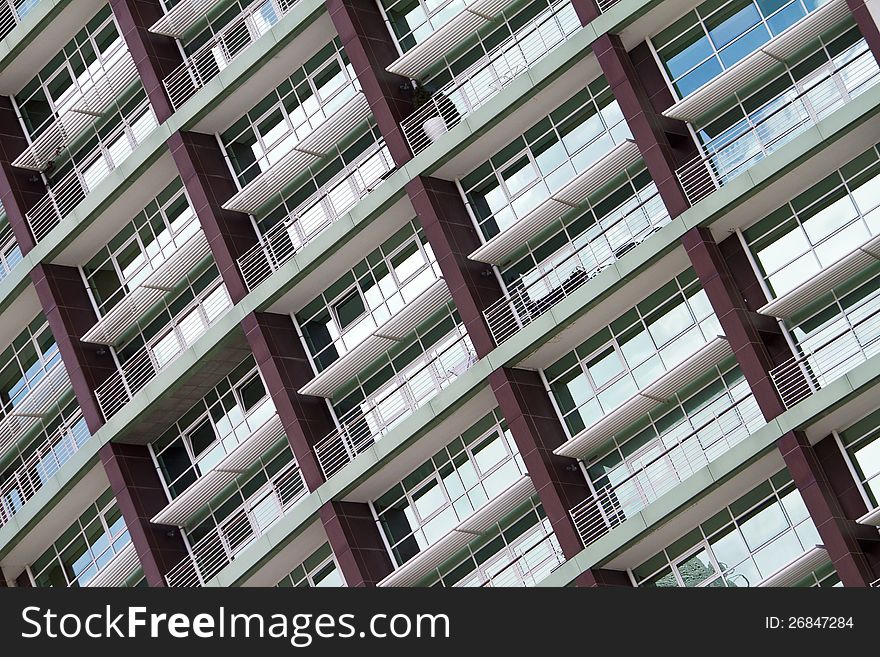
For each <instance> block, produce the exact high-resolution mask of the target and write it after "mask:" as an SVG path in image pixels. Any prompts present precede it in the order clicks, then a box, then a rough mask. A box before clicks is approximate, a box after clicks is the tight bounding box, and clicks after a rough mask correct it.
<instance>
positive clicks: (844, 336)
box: [770, 296, 880, 408]
mask: <svg viewBox="0 0 880 657" xmlns="http://www.w3.org/2000/svg"><path fill="white" fill-rule="evenodd" d="M847 316H848V320H849V322H850V325H849V326H847V327H846V328H844V329H843V330H841V331H838V332H836V333H835V334H834V335H833V336H832V337H830V338H827V339H825V340H823V341H822V342H821V343H820V344H818V345H816V346H813V347H809V348H808V349H807V350H805V351H803V352H802V353H801V355H800V356H796V357H792V358H791V359H790V360H788V361H786V362H784V363H782V364H781V365H778V366H777V367H775V368H773V369H772V370H771V371H770V377H771V378H772V379H773V384H774V385H775V386H776V390H777V392H778V393H779V396H780V398H781V399H782V402H783V403H784V404H785V407H786V408H791V407H792V406H794V405H795V404H797V403H798V402H800V401H801V400H803V399H806V398H807V397H809V396H810V395H811V394H813V392H815V391H816V390H819V389H821V388H824V387H825V386H827V385H828V384H829V383H831V382H832V381H835V380H837V379H839V378H840V377H841V376H843V375H844V374H846V373H847V372H849V371H850V370H851V369H853V368H854V367H856V366H857V365H859V364H861V363H863V362H865V361H866V360H868V359H869V358H871V356H874V355H875V354H877V353H878V352H880V296H875V297H873V298H871V299H869V300H867V301H866V302H864V303H862V305H860V306H858V307H856V308H854V309H852V310H850V311H849V312H848V313H847Z"/></svg>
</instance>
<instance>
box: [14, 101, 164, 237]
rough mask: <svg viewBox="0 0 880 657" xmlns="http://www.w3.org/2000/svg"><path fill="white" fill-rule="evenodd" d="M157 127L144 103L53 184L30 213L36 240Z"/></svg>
mask: <svg viewBox="0 0 880 657" xmlns="http://www.w3.org/2000/svg"><path fill="white" fill-rule="evenodd" d="M156 125H157V123H156V117H155V115H154V114H153V110H152V108H151V107H150V103H149V100H147V99H144V101H143V102H142V103H140V104H139V105H138V106H137V107H136V108H135V109H134V110H132V111H131V112H129V113H128V115H127V116H124V117H122V122H121V124H120V125H118V126H117V127H116V128H115V129H114V130H113V131H112V132H110V134H108V135H107V136H106V137H102V139H101V144H100V146H99V147H98V148H97V149H95V150H94V151H93V152H91V153H89V154H88V156H86V157H84V158H81V161H80V162H78V163H76V164H75V166H74V169H73V170H72V171H70V173H68V174H67V175H65V176H63V177H62V178H61V179H60V180H58V181H57V182H55V183H53V184H52V185H51V186H50V188H49V192H48V193H47V194H46V196H44V197H43V198H42V199H41V200H40V201H38V202H37V203H36V205H34V207H33V208H31V210H30V211H29V212H28V213H27V215H26V216H27V221H28V225H29V226H30V229H31V233H32V234H33V236H34V239H35V240H37V241H39V240H41V239H43V238H44V237H45V236H46V235H48V234H49V232H50V231H51V230H52V229H53V228H54V227H55V226H57V225H58V224H59V223H60V222H61V221H62V220H63V219H64V217H66V216H67V214H68V213H69V212H70V211H71V210H73V209H74V208H75V207H76V206H77V205H78V204H79V203H80V201H82V200H83V199H84V198H85V197H86V196H87V195H88V194H89V192H91V191H92V190H93V189H94V188H95V187H96V186H97V185H98V184H99V183H100V182H101V181H102V180H104V178H106V177H107V176H108V175H110V172H111V171H114V170H115V169H116V168H117V167H118V166H119V165H120V164H122V162H124V161H125V159H126V158H127V157H128V156H129V155H130V154H131V153H132V151H134V149H135V148H136V147H137V146H138V144H140V143H141V142H142V141H143V140H144V139H145V138H146V137H147V135H149V134H150V133H151V132H152V131H153V128H155V127H156Z"/></svg>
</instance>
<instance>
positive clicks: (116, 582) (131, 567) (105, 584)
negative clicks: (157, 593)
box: [86, 543, 141, 588]
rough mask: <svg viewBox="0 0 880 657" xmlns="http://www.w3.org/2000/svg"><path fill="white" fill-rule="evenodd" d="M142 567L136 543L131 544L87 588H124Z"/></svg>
mask: <svg viewBox="0 0 880 657" xmlns="http://www.w3.org/2000/svg"><path fill="white" fill-rule="evenodd" d="M140 566H141V562H140V559H138V555H137V551H136V550H135V548H134V543H129V544H128V545H126V546H125V547H124V548H122V550H121V551H120V552H119V553H118V554H117V555H116V556H114V557H113V559H112V560H111V561H110V563H108V564H107V565H106V566H104V568H102V569H101V572H99V573H98V574H97V575H95V576H94V577H93V578H92V579H91V580H90V581H89V583H88V584H87V585H86V586H87V587H88V588H116V587H119V586H122V585H123V584H125V581H126V580H127V579H128V578H129V577H131V576H132V575H134V573H135V571H136V570H137V569H138V568H140Z"/></svg>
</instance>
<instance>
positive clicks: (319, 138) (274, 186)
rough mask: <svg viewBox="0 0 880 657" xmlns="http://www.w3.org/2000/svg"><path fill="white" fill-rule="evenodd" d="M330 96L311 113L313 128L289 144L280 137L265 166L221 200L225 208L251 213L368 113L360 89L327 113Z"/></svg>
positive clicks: (349, 87) (343, 88)
mask: <svg viewBox="0 0 880 657" xmlns="http://www.w3.org/2000/svg"><path fill="white" fill-rule="evenodd" d="M351 89H352V87H351V86H348V85H346V86H344V87H342V88H341V90H340V91H339V92H337V98H338V97H339V96H341V95H342V93H343V92H346V91H350V90H351ZM335 99H336V98H334V99H331V100H329V101H327V103H325V105H324V106H322V107H321V108H320V110H319V111H318V113H317V114H316V115H314V116H313V117H312V120H314V121H316V122H317V126H316V127H313V130H312V132H311V133H310V134H309V135H307V136H306V137H304V138H303V139H301V140H300V141H299V142H298V143H297V144H296V145H295V146H293V148H290V145H289V139H290V136H291V135H288V137H287V138H284V139H282V140H281V141H279V142H278V143H276V145H275V146H274V147H273V148H271V149H269V150H268V151H267V152H266V154H265V155H264V156H263V158H261V159H263V160H265V162H264V164H265V166H266V168H265V169H263V171H262V172H261V173H260V174H259V175H257V177H256V178H254V179H253V180H252V181H251V182H249V183H248V184H247V185H245V186H244V188H242V189H241V191H239V192H238V193H237V194H235V195H233V197H232V198H230V199H229V200H228V201H226V203H224V204H223V207H224V209H226V210H236V211H238V212H248V213H250V214H254V213H255V212H256V211H257V210H258V209H259V208H260V207H261V206H262V205H263V204H264V203H266V202H267V201H268V200H269V199H271V198H272V197H273V196H275V195H276V194H278V193H279V192H281V191H282V190H283V189H284V188H285V187H286V186H287V185H288V184H289V183H290V182H291V181H293V180H294V179H295V178H296V177H297V176H299V175H300V174H302V173H303V172H305V170H306V169H307V168H308V167H309V165H310V164H312V163H314V162H316V161H318V160H319V159H320V158H321V157H322V156H323V155H324V154H325V153H326V151H327V149H329V148H330V147H331V146H332V145H333V144H336V143H337V142H339V141H340V140H341V139H342V138H343V137H345V135H347V134H348V133H349V132H351V131H352V130H353V129H354V128H355V127H356V126H357V125H358V124H360V123H362V122H363V121H366V120H367V117H369V116H370V106H369V104H368V103H367V99H366V96H364V94H363V93H362V92H360V91H357V92H355V94H354V96H353V97H352V98H350V99H349V100H348V101H346V102H345V104H344V105H342V107H340V108H339V109H338V110H336V111H335V112H333V113H331V114H329V115H327V114H324V113H325V112H326V111H327V107H328V105H330V104H332V101H333V100H335Z"/></svg>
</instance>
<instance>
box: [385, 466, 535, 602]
mask: <svg viewBox="0 0 880 657" xmlns="http://www.w3.org/2000/svg"><path fill="white" fill-rule="evenodd" d="M534 494H535V485H534V484H533V483H532V479H531V477H529V475H527V474H525V475H523V476H522V477H520V478H519V479H517V480H516V481H515V482H514V483H513V484H511V485H510V486H508V487H507V488H505V489H504V490H503V491H501V492H500V493H499V494H498V495H497V496H495V497H494V498H493V499H492V500H490V501H489V502H487V503H486V504H484V505H483V506H482V507H480V508H479V509H477V510H476V511H475V512H474V513H472V514H471V515H470V516H469V517H467V518H465V519H464V520H462V521H461V522H460V523H459V524H458V525H456V526H455V527H454V528H453V529H452V530H450V531H449V532H448V533H447V534H445V535H444V536H442V537H441V538H440V539H439V540H438V541H437V542H436V543H434V544H432V545H430V546H428V547H427V548H425V549H424V550H422V551H421V552H419V553H418V554H417V555H416V556H414V557H413V558H412V559H410V560H409V561H407V562H406V563H405V564H403V565H402V566H401V567H400V568H398V569H397V570H395V571H394V572H393V573H391V574H390V575H388V576H387V577H386V578H385V579H383V580H382V581H381V582H379V586H382V587H386V586H412V585H413V584H415V583H417V582H418V581H419V580H421V579H422V578H424V577H425V576H426V575H427V574H428V573H429V572H431V570H433V569H434V568H437V567H438V566H440V565H442V564H443V563H444V562H445V561H447V560H448V559H450V558H451V557H453V556H454V555H455V554H456V553H457V552H459V551H460V550H462V549H464V548H465V546H467V544H468V543H470V542H471V541H473V540H474V539H475V538H476V537H477V536H479V535H480V534H482V533H484V532H486V531H487V530H488V529H490V528H491V527H492V525H494V524H495V523H497V522H498V521H499V520H502V519H503V518H504V517H505V516H507V515H509V514H510V513H511V512H512V511H513V510H515V509H516V508H517V507H518V506H520V505H521V504H523V503H524V502H525V501H526V500H528V499H529V498H530V497H531V496H532V495H534Z"/></svg>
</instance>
